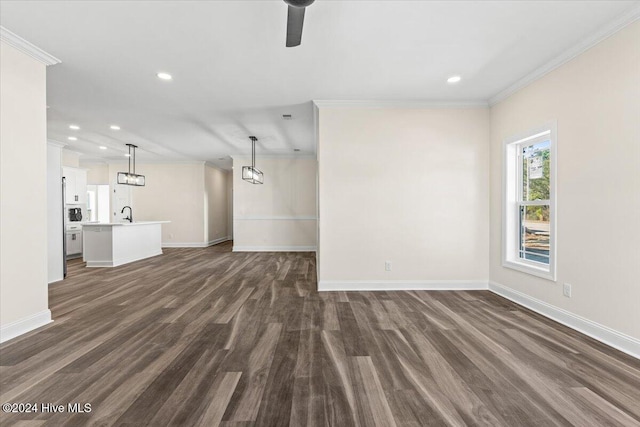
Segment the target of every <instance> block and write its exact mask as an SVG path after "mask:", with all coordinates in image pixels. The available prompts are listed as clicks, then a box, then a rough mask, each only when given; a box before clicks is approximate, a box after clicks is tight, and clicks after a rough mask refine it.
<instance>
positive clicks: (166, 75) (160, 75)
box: [156, 73, 173, 80]
mask: <svg viewBox="0 0 640 427" xmlns="http://www.w3.org/2000/svg"><path fill="white" fill-rule="evenodd" d="M156 75H157V76H158V78H159V79H162V80H171V79H172V78H173V77H171V74H169V73H158V74H156Z"/></svg>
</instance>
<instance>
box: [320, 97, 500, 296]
mask: <svg viewBox="0 0 640 427" xmlns="http://www.w3.org/2000/svg"><path fill="white" fill-rule="evenodd" d="M488 114H489V112H488V109H486V108H471V109H401V108H396V109H383V108H379V109H376V108H371V109H357V108H347V107H337V108H329V107H320V109H319V141H318V159H319V173H318V175H319V200H320V202H319V212H320V233H319V234H320V239H319V247H320V250H319V259H320V260H321V262H320V267H319V275H320V278H319V280H320V282H319V288H320V289H332V288H333V289H338V288H342V289H344V288H351V289H376V288H405V289H406V288H409V287H421V288H430V287H442V285H444V286H445V287H449V288H450V287H465V288H468V287H480V286H483V284H484V286H485V287H486V282H487V280H488V277H489V271H488V262H489V205H488V201H489V192H488V181H489V170H488V163H489V162H488V148H489V115H488ZM385 261H391V262H392V270H391V271H385Z"/></svg>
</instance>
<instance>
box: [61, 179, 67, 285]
mask: <svg viewBox="0 0 640 427" xmlns="http://www.w3.org/2000/svg"><path fill="white" fill-rule="evenodd" d="M65 200H67V180H66V178H65V177H64V176H63V177H62V271H63V276H62V277H63V278H66V277H67V212H66V208H65V206H64V203H65Z"/></svg>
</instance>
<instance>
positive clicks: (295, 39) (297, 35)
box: [287, 6, 305, 47]
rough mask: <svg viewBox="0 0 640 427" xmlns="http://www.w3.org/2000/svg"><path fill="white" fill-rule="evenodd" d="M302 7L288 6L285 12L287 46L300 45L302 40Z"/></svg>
mask: <svg viewBox="0 0 640 427" xmlns="http://www.w3.org/2000/svg"><path fill="white" fill-rule="evenodd" d="M304 9H305V8H304V7H293V6H289V12H288V13H287V47H295V46H300V43H301V42H302V24H303V23H304Z"/></svg>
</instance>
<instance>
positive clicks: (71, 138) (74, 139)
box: [67, 136, 78, 141]
mask: <svg viewBox="0 0 640 427" xmlns="http://www.w3.org/2000/svg"><path fill="white" fill-rule="evenodd" d="M67 139H68V140H69V141H77V140H78V138H76V137H75V136H70V137H69V138H67Z"/></svg>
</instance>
